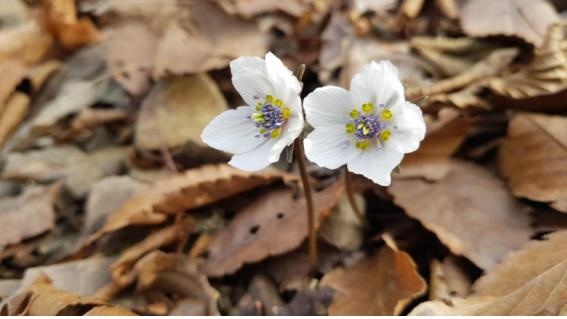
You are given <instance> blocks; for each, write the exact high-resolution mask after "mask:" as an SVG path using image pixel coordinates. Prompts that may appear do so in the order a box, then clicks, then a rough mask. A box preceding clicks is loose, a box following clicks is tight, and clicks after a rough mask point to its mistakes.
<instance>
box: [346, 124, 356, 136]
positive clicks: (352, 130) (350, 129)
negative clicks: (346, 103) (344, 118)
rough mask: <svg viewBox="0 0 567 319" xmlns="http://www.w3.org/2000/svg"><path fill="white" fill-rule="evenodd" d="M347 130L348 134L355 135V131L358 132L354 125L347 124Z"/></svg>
mask: <svg viewBox="0 0 567 319" xmlns="http://www.w3.org/2000/svg"><path fill="white" fill-rule="evenodd" d="M345 128H346V132H347V133H348V134H352V133H354V131H355V130H356V128H355V127H354V124H352V123H347V124H346V125H345Z"/></svg>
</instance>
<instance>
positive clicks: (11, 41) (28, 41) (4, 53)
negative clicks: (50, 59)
mask: <svg viewBox="0 0 567 319" xmlns="http://www.w3.org/2000/svg"><path fill="white" fill-rule="evenodd" d="M52 44H53V38H52V37H51V35H50V34H49V33H48V32H47V31H45V30H44V29H43V28H42V27H41V26H40V24H39V23H38V21H35V20H31V21H29V22H26V23H22V24H19V25H17V26H14V27H12V28H8V29H6V30H2V32H0V62H4V61H6V60H17V61H20V62H22V63H24V64H27V65H31V64H35V63H36V62H38V61H40V60H41V59H42V58H43V57H44V56H45V55H46V53H47V52H48V50H49V49H50V48H51V46H52Z"/></svg>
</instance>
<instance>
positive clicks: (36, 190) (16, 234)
mask: <svg viewBox="0 0 567 319" xmlns="http://www.w3.org/2000/svg"><path fill="white" fill-rule="evenodd" d="M59 189H60V185H53V186H49V187H40V186H32V187H28V188H26V189H25V190H24V192H23V193H22V194H20V195H19V196H17V197H8V198H2V199H0V225H2V231H1V232H0V252H2V251H3V250H4V248H5V247H6V246H7V245H10V244H17V243H19V242H20V241H22V240H24V239H28V238H31V237H34V236H37V235H41V234H43V233H45V232H46V231H48V230H51V229H52V228H53V227H54V226H55V207H54V206H55V202H56V200H57V197H58V196H59Z"/></svg>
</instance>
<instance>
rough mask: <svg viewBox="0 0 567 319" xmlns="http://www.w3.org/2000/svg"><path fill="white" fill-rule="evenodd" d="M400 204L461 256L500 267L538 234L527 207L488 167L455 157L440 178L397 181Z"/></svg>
mask: <svg viewBox="0 0 567 319" xmlns="http://www.w3.org/2000/svg"><path fill="white" fill-rule="evenodd" d="M389 190H390V192H391V193H392V195H393V196H394V203H396V204H397V205H399V206H401V207H402V208H403V209H404V210H405V211H406V213H407V214H408V215H409V216H410V217H413V218H416V219H418V220H419V221H420V222H421V223H422V224H423V225H424V226H425V227H426V228H428V229H429V230H431V231H432V232H434V233H435V234H436V235H437V237H438V238H439V240H441V242H443V243H444V244H445V245H446V246H447V247H448V248H449V249H450V250H451V252H453V253H454V254H456V255H462V256H465V257H467V258H468V259H470V260H471V261H472V262H474V263H475V264H476V265H477V266H479V267H480V268H483V269H490V268H492V267H494V266H495V265H496V264H498V262H500V260H501V259H502V258H503V257H504V256H505V255H506V254H508V253H509V252H511V251H513V250H516V249H517V248H519V247H520V246H521V245H523V244H524V243H525V242H527V241H528V240H529V238H530V236H531V234H532V230H531V229H530V227H529V223H530V220H529V216H528V214H527V210H528V209H527V207H526V206H524V205H523V204H521V203H520V202H518V201H517V200H516V199H515V198H513V197H512V196H511V195H510V194H508V192H507V191H506V189H505V188H504V185H503V184H502V182H501V181H500V180H498V179H497V178H496V177H494V176H493V175H492V174H491V173H490V172H488V171H486V170H485V169H483V168H482V167H479V166H476V165H473V164H470V163H466V162H462V161H456V160H455V161H454V162H453V164H452V165H451V169H450V171H449V173H448V174H447V175H446V176H445V177H444V178H442V179H440V180H439V181H437V182H436V183H428V182H426V181H423V180H420V179H415V180H395V182H394V183H393V184H392V186H391V187H390V189H389Z"/></svg>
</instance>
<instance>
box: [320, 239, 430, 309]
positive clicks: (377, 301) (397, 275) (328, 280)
mask: <svg viewBox="0 0 567 319" xmlns="http://www.w3.org/2000/svg"><path fill="white" fill-rule="evenodd" d="M321 286H322V287H330V288H332V289H334V290H335V293H334V295H333V303H332V304H331V306H330V307H329V315H331V316H393V315H399V314H400V313H401V312H402V311H403V310H404V307H405V306H407V305H408V304H409V303H410V302H411V301H412V300H413V299H415V298H417V297H419V296H420V295H422V294H423V293H425V291H426V289H427V284H426V283H425V280H424V279H423V278H422V277H421V276H420V275H419V273H418V272H417V267H416V265H415V263H414V261H413V260H412V258H411V256H410V255H408V254H407V253H406V252H404V251H401V250H399V249H398V248H397V247H396V245H395V244H393V242H390V241H386V245H384V246H383V247H382V248H381V249H380V250H379V251H378V253H376V255H374V256H372V257H366V258H364V259H362V260H360V261H359V262H357V263H356V264H354V265H352V266H349V267H346V268H342V267H341V268H337V269H335V270H332V271H330V272H328V273H326V274H325V276H323V279H321Z"/></svg>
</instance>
